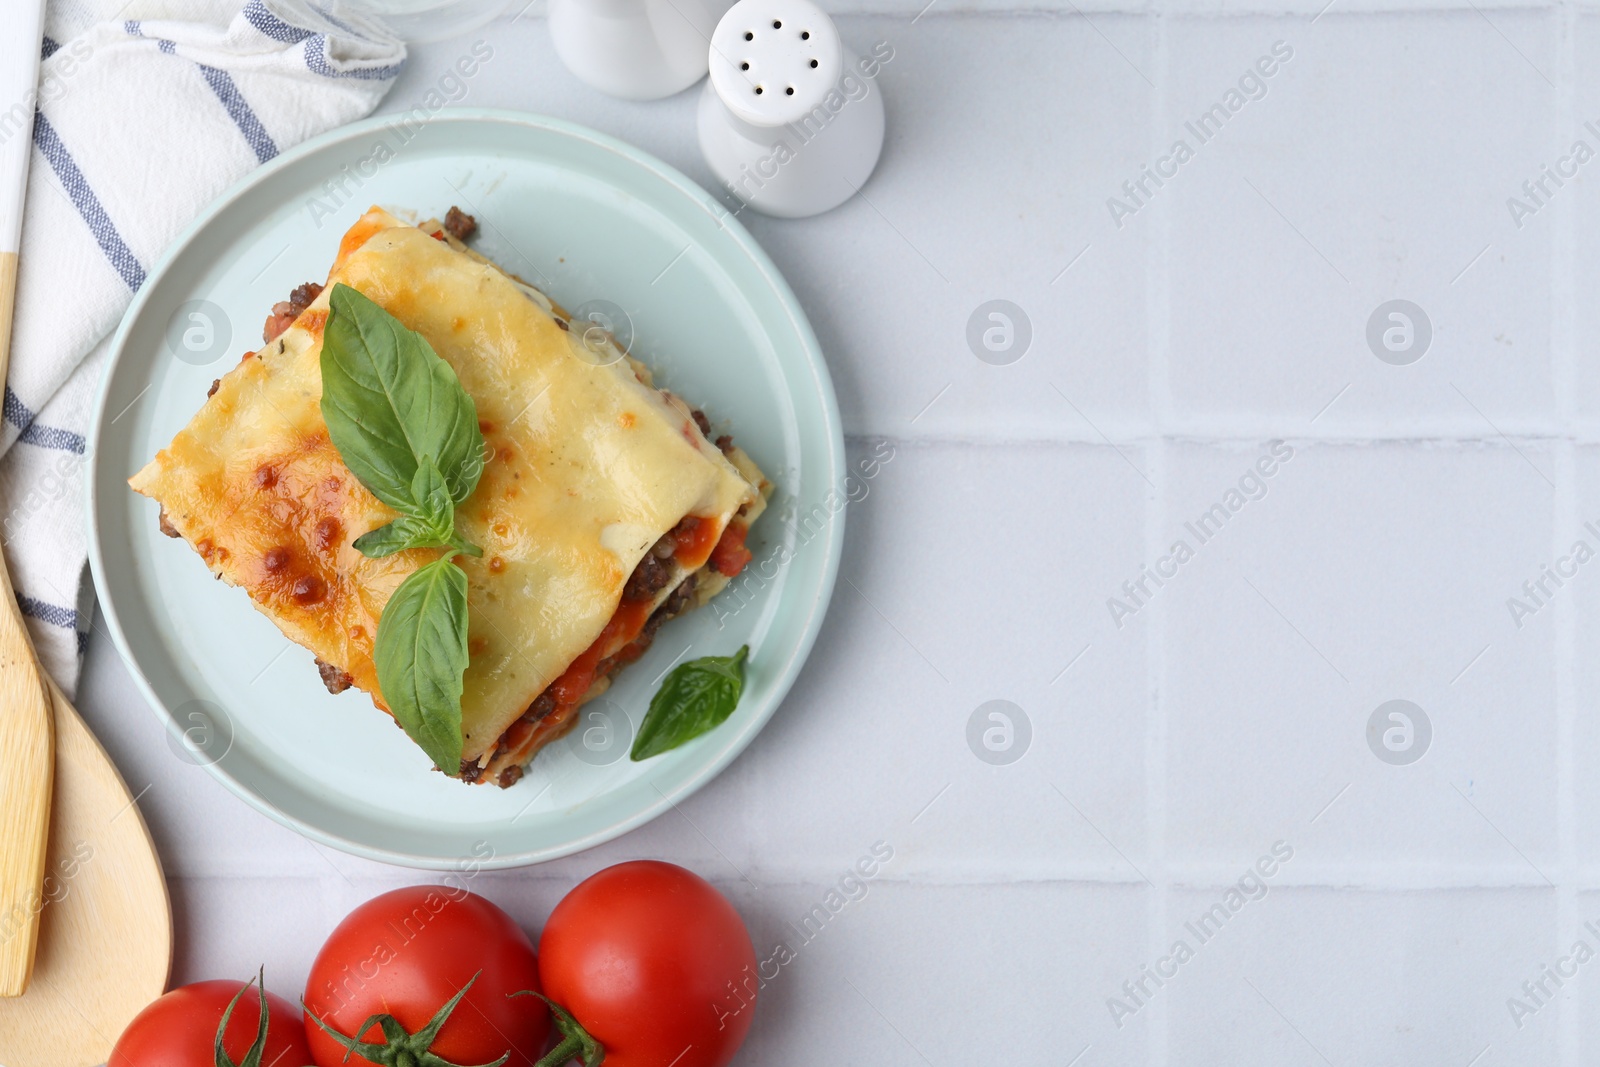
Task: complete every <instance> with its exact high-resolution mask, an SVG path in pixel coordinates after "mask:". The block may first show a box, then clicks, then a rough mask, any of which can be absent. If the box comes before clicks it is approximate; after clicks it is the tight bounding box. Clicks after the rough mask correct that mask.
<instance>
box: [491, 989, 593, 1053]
mask: <svg viewBox="0 0 1600 1067" xmlns="http://www.w3.org/2000/svg"><path fill="white" fill-rule="evenodd" d="M506 995H507V996H511V997H538V998H539V999H540V1000H542V1001H544V1002H545V1006H546V1007H548V1008H549V1009H550V1017H551V1018H552V1019H554V1020H555V1024H556V1029H557V1030H559V1031H560V1032H561V1041H560V1043H559V1044H557V1045H556V1047H555V1048H553V1049H551V1050H550V1051H549V1052H547V1053H545V1056H544V1059H542V1060H540V1061H539V1062H538V1063H536V1064H534V1065H533V1067H561V1065H562V1064H564V1063H566V1062H567V1061H568V1060H570V1059H572V1058H573V1057H577V1059H578V1061H579V1062H580V1063H582V1064H583V1067H600V1064H601V1063H602V1062H604V1060H605V1058H606V1050H605V1046H604V1045H602V1044H600V1042H598V1041H596V1040H595V1038H594V1035H593V1034H591V1033H589V1031H587V1030H585V1029H584V1028H583V1024H582V1023H580V1022H578V1020H577V1019H574V1018H573V1017H572V1013H571V1012H570V1011H568V1010H567V1009H566V1008H563V1007H562V1006H561V1005H559V1004H557V1003H556V1002H555V1001H553V1000H551V999H550V998H549V997H547V996H545V995H544V994H543V993H539V992H536V991H534V990H532V989H524V990H521V991H520V992H516V993H507V994H506Z"/></svg>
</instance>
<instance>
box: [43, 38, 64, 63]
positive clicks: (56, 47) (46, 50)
mask: <svg viewBox="0 0 1600 1067" xmlns="http://www.w3.org/2000/svg"><path fill="white" fill-rule="evenodd" d="M59 51H61V42H60V41H58V40H56V39H55V38H53V37H46V38H45V39H44V40H43V41H41V42H40V44H39V58H40V59H49V58H50V57H51V56H53V55H55V54H56V53H57V52H59Z"/></svg>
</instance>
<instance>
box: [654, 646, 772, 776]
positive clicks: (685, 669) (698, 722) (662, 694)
mask: <svg viewBox="0 0 1600 1067" xmlns="http://www.w3.org/2000/svg"><path fill="white" fill-rule="evenodd" d="M749 657H750V646H749V645H745V646H743V647H742V648H740V649H739V651H738V652H736V653H734V654H733V655H731V656H702V657H701V658H700V659H693V660H690V661H689V662H688V663H680V664H678V666H676V667H674V668H673V669H672V673H671V674H669V675H667V680H666V681H664V682H662V683H661V688H660V689H658V690H656V695H655V696H653V697H651V698H650V710H649V711H647V712H645V716H644V722H642V723H640V724H639V736H638V737H636V738H634V741H633V751H632V752H630V753H628V758H629V759H632V760H646V759H649V758H650V757H651V756H659V755H660V754H661V753H663V752H668V751H671V750H672V749H675V748H677V747H678V746H679V745H681V744H683V743H684V742H685V741H692V740H694V739H695V738H697V737H699V736H700V735H701V734H703V733H705V732H706V731H708V730H711V729H713V728H715V727H717V726H720V725H722V723H723V722H724V720H726V719H727V717H728V716H729V715H732V714H733V709H734V708H735V707H737V706H738V704H739V694H740V692H741V691H743V689H744V664H745V660H747V659H748V658H749Z"/></svg>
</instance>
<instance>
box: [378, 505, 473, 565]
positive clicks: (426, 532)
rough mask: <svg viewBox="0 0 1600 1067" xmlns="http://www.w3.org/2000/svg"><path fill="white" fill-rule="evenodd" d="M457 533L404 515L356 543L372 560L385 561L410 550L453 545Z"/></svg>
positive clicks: (413, 516)
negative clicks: (383, 559) (397, 553)
mask: <svg viewBox="0 0 1600 1067" xmlns="http://www.w3.org/2000/svg"><path fill="white" fill-rule="evenodd" d="M454 532H455V531H454V530H453V529H452V527H451V526H450V525H446V526H445V527H444V528H443V529H442V530H441V529H440V528H439V527H438V526H437V525H435V524H434V523H433V522H432V521H431V520H430V519H429V518H427V517H425V516H419V515H402V516H400V517H399V518H398V519H396V520H394V521H393V522H390V523H385V524H384V525H382V526H380V527H378V528H377V529H376V530H369V531H368V532H366V533H364V534H362V535H361V536H360V537H358V538H356V539H355V543H354V547H355V550H356V551H357V552H360V553H361V554H362V555H363V556H366V557H367V558H368V559H382V558H383V557H385V556H392V555H394V554H395V553H396V552H404V551H405V550H406V549H408V548H443V547H445V546H448V545H449V544H450V540H451V537H452V536H453V535H454Z"/></svg>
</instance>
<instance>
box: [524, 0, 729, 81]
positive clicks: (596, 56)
mask: <svg viewBox="0 0 1600 1067" xmlns="http://www.w3.org/2000/svg"><path fill="white" fill-rule="evenodd" d="M727 9H728V0H550V39H551V42H552V43H553V44H554V45H555V48H556V55H557V56H559V57H561V62H562V63H564V64H565V65H566V67H567V69H568V70H570V71H572V73H573V74H575V75H577V77H578V79H579V80H580V81H582V82H585V83H586V84H588V85H591V86H593V87H594V88H596V89H599V90H600V91H601V92H603V93H609V94H610V95H612V96H620V97H622V98H623V99H625V100H655V99H658V98H660V97H663V96H671V95H672V94H673V93H678V92H682V91H683V90H685V89H687V88H688V87H689V86H691V85H693V84H694V83H695V82H697V81H699V80H700V79H701V78H703V77H705V74H706V40H707V38H709V37H710V36H711V31H712V30H713V29H714V28H715V27H716V25H717V17H718V16H719V15H721V14H722V13H723V12H724V11H726V10H727Z"/></svg>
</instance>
